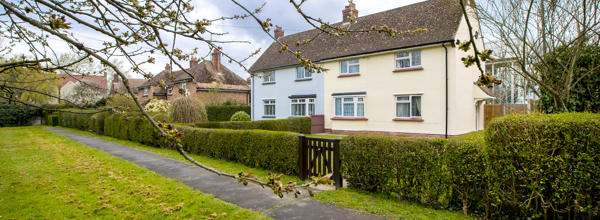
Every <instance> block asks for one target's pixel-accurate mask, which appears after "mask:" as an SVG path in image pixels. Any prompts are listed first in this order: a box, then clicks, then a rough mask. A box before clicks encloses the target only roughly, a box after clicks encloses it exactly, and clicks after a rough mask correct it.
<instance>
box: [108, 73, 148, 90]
mask: <svg viewBox="0 0 600 220" xmlns="http://www.w3.org/2000/svg"><path fill="white" fill-rule="evenodd" d="M127 80H128V81H129V86H130V87H131V91H132V92H134V94H137V93H138V87H140V86H141V85H143V84H144V83H145V82H146V81H147V80H145V79H127ZM126 93H127V88H125V84H124V83H123V80H121V77H119V75H117V74H115V75H113V80H112V87H111V89H110V94H111V95H115V94H126Z"/></svg>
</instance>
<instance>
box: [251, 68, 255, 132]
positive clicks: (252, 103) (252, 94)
mask: <svg viewBox="0 0 600 220" xmlns="http://www.w3.org/2000/svg"><path fill="white" fill-rule="evenodd" d="M251 76H252V91H250V104H251V105H252V106H251V107H250V113H252V117H250V119H251V120H252V121H254V120H255V119H256V117H254V113H255V112H254V101H255V100H254V75H251Z"/></svg>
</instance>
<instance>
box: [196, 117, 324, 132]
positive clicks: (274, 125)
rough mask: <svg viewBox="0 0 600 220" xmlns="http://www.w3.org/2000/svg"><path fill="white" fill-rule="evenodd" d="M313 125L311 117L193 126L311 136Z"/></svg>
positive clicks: (202, 123)
mask: <svg viewBox="0 0 600 220" xmlns="http://www.w3.org/2000/svg"><path fill="white" fill-rule="evenodd" d="M311 125H312V124H311V119H310V117H301V118H289V119H276V120H260V121H227V122H199V123H194V124H193V126H194V127H198V128H225V129H234V130H247V129H260V130H267V131H291V132H297V133H303V134H310V130H311Z"/></svg>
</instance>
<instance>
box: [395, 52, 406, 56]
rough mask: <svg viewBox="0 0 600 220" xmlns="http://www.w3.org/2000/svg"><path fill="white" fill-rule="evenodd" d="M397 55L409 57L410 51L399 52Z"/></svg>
mask: <svg viewBox="0 0 600 220" xmlns="http://www.w3.org/2000/svg"><path fill="white" fill-rule="evenodd" d="M396 57H408V52H403V53H398V54H396Z"/></svg>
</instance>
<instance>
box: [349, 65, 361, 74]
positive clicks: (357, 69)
mask: <svg viewBox="0 0 600 220" xmlns="http://www.w3.org/2000/svg"><path fill="white" fill-rule="evenodd" d="M349 73H360V66H359V65H351V66H350V71H349Z"/></svg>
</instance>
